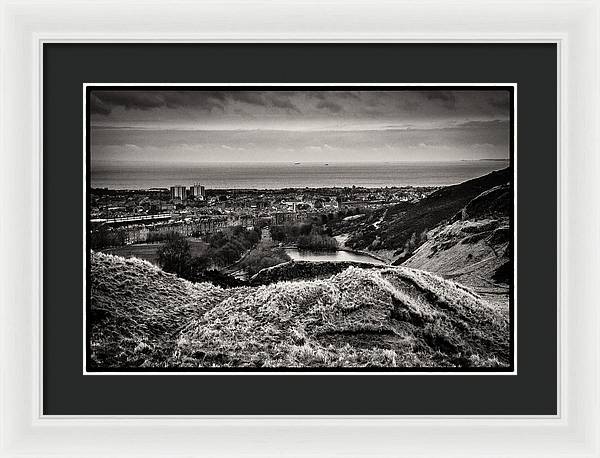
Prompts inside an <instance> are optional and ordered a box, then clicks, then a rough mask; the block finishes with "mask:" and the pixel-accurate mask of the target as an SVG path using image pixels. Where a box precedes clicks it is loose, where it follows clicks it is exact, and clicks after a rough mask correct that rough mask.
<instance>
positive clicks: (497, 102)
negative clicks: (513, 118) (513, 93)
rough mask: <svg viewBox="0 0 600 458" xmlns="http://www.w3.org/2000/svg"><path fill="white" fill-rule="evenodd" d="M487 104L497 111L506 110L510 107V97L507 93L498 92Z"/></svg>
mask: <svg viewBox="0 0 600 458" xmlns="http://www.w3.org/2000/svg"><path fill="white" fill-rule="evenodd" d="M488 103H489V104H490V105H491V106H492V107H494V108H497V109H499V110H508V109H509V107H510V96H509V94H508V92H500V93H496V94H494V95H492V96H491V97H490V98H489V99H488Z"/></svg>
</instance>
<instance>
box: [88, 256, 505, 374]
mask: <svg viewBox="0 0 600 458" xmlns="http://www.w3.org/2000/svg"><path fill="white" fill-rule="evenodd" d="M91 269H92V271H91V276H90V278H91V313H90V315H89V317H88V319H89V320H90V325H91V347H92V364H93V366H94V367H96V368H104V369H107V368H118V367H215V366H216V367H223V366H234V367H324V366H326V367H336V366H343V367H352V366H385V367H396V366H399V367H446V366H449V367H456V366H460V367H470V366H486V367H497V366H507V365H508V364H509V359H510V355H509V351H510V350H509V341H510V339H509V329H510V328H509V323H508V318H507V311H506V309H498V308H495V307H493V306H491V305H490V304H489V303H488V302H487V301H485V300H482V299H481V298H480V297H479V296H478V295H477V294H474V293H473V292H472V291H470V290H469V289H467V288H464V287H462V286H460V285H458V284H456V283H453V282H451V281H447V280H444V279H442V278H439V277H436V276H434V275H432V274H429V273H426V272H423V271H418V270H414V269H409V268H406V267H389V268H380V269H370V268H358V267H352V266H351V267H348V268H347V269H345V270H344V271H342V272H340V273H337V274H334V275H332V276H331V277H329V278H325V279H318V280H300V281H290V282H278V283H272V284H268V285H263V286H258V287H241V288H230V289H221V288H219V287H216V286H212V285H209V284H205V283H200V284H192V283H189V282H187V281H184V280H181V279H179V278H177V277H175V276H173V275H170V274H166V273H164V272H162V271H161V270H160V269H158V268H156V267H154V266H152V265H151V264H149V263H147V262H144V261H137V260H125V259H123V258H119V257H116V256H111V255H105V254H100V253H93V254H92V257H91Z"/></svg>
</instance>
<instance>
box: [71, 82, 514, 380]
mask: <svg viewBox="0 0 600 458" xmlns="http://www.w3.org/2000/svg"><path fill="white" fill-rule="evenodd" d="M84 97H85V108H84V109H85V135H84V138H85V143H86V144H85V151H84V153H83V154H84V155H85V157H86V161H85V170H84V171H83V172H84V174H85V178H86V189H85V194H86V195H85V199H84V203H85V207H86V208H85V210H86V229H85V230H86V243H85V254H86V272H85V287H86V301H85V342H84V343H83V344H84V346H85V350H86V352H85V353H86V361H85V370H86V371H87V372H89V373H94V372H127V371H131V372H136V371H137V372H189V371H193V372H260V373H264V372H279V371H283V372H285V371H288V372H303V373H304V372H306V373H313V372H314V373H319V372H329V373H331V372H361V371H362V372H486V373H495V372H512V371H514V370H515V364H514V347H515V338H514V316H515V307H516V304H515V300H514V297H515V294H514V287H515V285H514V278H515V267H514V266H515V254H514V253H515V252H516V250H515V244H516V240H515V237H514V234H515V224H516V222H515V220H514V215H515V213H516V209H515V202H516V200H515V194H516V187H515V182H514V176H515V170H514V163H515V160H514V156H515V145H514V133H515V129H516V125H515V124H516V120H515V117H514V112H515V104H516V88H515V87H514V86H513V85H507V84H497V85H492V84H487V85H466V84H465V85H453V86H442V85H435V86H434V85H368V84H364V85H358V84H353V85H342V84H337V85H336V84H331V85H326V86H325V85H268V86H266V85H252V86H247V85H229V86H228V85H220V86H218V85H197V86H194V85H189V86H177V85H161V86H149V85H101V84H93V85H92V84H90V85H85V86H84Z"/></svg>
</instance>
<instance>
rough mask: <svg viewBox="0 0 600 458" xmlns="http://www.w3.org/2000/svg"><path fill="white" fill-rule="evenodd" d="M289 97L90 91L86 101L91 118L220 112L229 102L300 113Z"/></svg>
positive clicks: (247, 93)
mask: <svg viewBox="0 0 600 458" xmlns="http://www.w3.org/2000/svg"><path fill="white" fill-rule="evenodd" d="M291 96H292V94H285V93H284V94H282V93H276V92H267V91H231V92H223V91H143V90H140V91H127V90H124V91H94V92H92V95H91V97H90V101H91V109H92V113H94V114H101V115H108V114H110V113H111V111H112V110H113V109H114V108H116V107H122V108H124V109H125V110H142V111H146V110H152V109H156V108H170V109H177V108H197V109H199V110H202V111H207V112H210V111H212V110H214V109H219V110H221V111H223V110H224V109H225V107H226V106H227V105H229V104H231V103H232V102H241V103H245V104H248V105H254V106H261V107H275V108H281V109H285V110H290V111H295V112H300V110H299V109H298V107H297V106H296V105H294V103H293V102H292V101H291V100H290V98H291Z"/></svg>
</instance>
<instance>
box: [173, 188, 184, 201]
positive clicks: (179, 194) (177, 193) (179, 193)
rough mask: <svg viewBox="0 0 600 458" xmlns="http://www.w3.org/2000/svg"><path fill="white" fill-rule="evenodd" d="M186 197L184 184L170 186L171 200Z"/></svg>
mask: <svg viewBox="0 0 600 458" xmlns="http://www.w3.org/2000/svg"><path fill="white" fill-rule="evenodd" d="M186 198H187V191H186V189H185V186H171V199H172V200H176V199H179V200H185V199H186Z"/></svg>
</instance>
